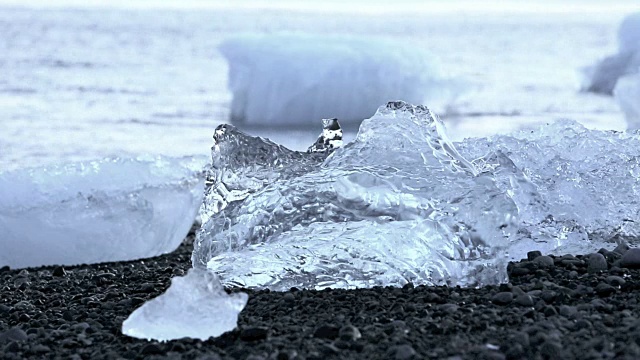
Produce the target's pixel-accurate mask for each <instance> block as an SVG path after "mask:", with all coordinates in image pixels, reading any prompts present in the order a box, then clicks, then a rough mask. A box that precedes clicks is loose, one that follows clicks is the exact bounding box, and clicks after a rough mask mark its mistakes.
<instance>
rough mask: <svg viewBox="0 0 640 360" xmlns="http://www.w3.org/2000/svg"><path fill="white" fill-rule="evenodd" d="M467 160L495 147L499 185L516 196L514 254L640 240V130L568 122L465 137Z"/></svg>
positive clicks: (583, 250)
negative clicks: (517, 220) (498, 158)
mask: <svg viewBox="0 0 640 360" xmlns="http://www.w3.org/2000/svg"><path fill="white" fill-rule="evenodd" d="M458 148H459V149H460V151H461V152H462V153H463V154H464V155H465V156H467V157H468V158H474V157H482V158H481V160H480V161H474V163H475V164H476V165H477V166H479V167H481V164H480V163H482V162H483V161H484V160H483V159H486V157H484V156H483V155H484V154H486V153H487V152H489V151H491V152H494V153H497V154H501V155H502V156H503V158H502V160H501V163H500V165H499V167H497V168H496V167H494V174H496V179H497V184H498V185H499V187H500V188H501V189H503V190H504V191H505V192H508V193H509V194H511V197H512V198H513V199H514V201H515V202H516V204H517V206H518V210H519V217H520V221H521V226H520V229H519V231H518V233H517V236H516V240H515V241H514V243H513V245H512V246H511V248H510V249H509V252H510V255H511V256H514V257H517V258H520V257H522V256H525V255H526V252H527V251H529V250H532V249H539V250H543V251H545V252H549V253H567V252H573V253H586V252H591V251H597V250H598V249H600V248H602V247H606V246H607V245H609V246H610V245H611V242H615V241H620V240H625V241H629V242H637V239H638V238H639V237H640V222H638V221H637V219H638V218H640V206H639V205H638V201H637V199H638V196H639V195H640V187H639V184H640V182H639V180H640V135H639V134H638V133H637V132H629V133H620V132H613V131H597V130H588V129H586V128H584V127H583V126H582V125H580V124H579V123H576V122H574V121H569V120H564V121H558V122H555V123H552V124H550V125H545V126H542V127H540V128H538V129H536V130H534V131H522V132H518V133H515V134H512V135H499V136H494V137H491V138H484V139H467V140H465V141H464V142H462V143H459V144H458Z"/></svg>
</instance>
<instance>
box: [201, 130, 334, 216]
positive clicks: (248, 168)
mask: <svg viewBox="0 0 640 360" xmlns="http://www.w3.org/2000/svg"><path fill="white" fill-rule="evenodd" d="M322 123H323V130H322V133H321V134H320V136H319V137H318V140H316V142H315V143H314V144H313V145H312V146H311V147H309V149H307V153H301V152H298V151H293V150H289V149H287V148H285V147H284V146H281V145H277V144H274V143H273V142H271V141H270V140H268V139H263V138H260V137H250V136H247V135H246V134H244V133H242V132H241V131H239V130H238V129H236V127H235V126H233V125H226V124H225V125H220V126H218V127H217V128H216V129H215V131H214V134H213V146H212V147H211V160H212V161H211V168H210V169H209V171H208V174H207V182H206V185H207V188H206V191H205V200H204V202H203V204H202V207H201V208H200V219H201V221H202V223H205V222H207V220H209V218H210V217H211V216H213V215H214V214H217V213H219V212H220V211H222V209H224V208H225V207H227V205H228V204H229V203H231V202H234V201H240V200H243V199H244V198H246V197H247V196H249V195H250V194H252V193H254V192H256V191H258V190H260V189H262V188H263V187H265V186H267V185H268V184H270V183H272V182H273V181H275V180H277V179H286V178H289V177H292V176H298V175H300V174H301V172H304V171H306V170H307V169H313V168H314V167H315V166H316V165H319V164H320V163H321V162H322V161H323V160H324V159H325V158H326V157H327V156H328V155H329V154H331V152H332V151H333V150H334V149H336V148H338V147H340V146H342V128H341V127H340V124H339V123H338V120H337V119H324V120H322ZM274 169H279V171H274Z"/></svg>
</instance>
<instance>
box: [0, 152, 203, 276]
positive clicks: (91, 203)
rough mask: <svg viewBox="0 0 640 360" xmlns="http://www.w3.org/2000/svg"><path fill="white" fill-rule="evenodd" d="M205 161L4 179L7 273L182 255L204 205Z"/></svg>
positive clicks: (63, 169) (116, 161) (1, 207)
mask: <svg viewBox="0 0 640 360" xmlns="http://www.w3.org/2000/svg"><path fill="white" fill-rule="evenodd" d="M205 162H206V160H203V159H202V158H169V157H139V158H135V159H130V158H107V159H103V160H95V161H86V162H79V163H68V164H56V165H50V166H46V167H41V168H28V169H21V170H15V171H11V172H4V173H0V249H1V250H0V267H2V266H4V265H8V266H10V267H12V268H21V267H30V266H41V265H54V264H57V265H76V264H86V263H98V262H107V261H123V260H134V259H140V258H145V257H152V256H156V255H160V254H164V253H168V252H171V251H173V250H175V249H176V248H177V247H178V246H179V245H180V243H181V242H182V240H184V237H185V236H186V235H187V233H188V231H189V229H190V228H191V226H192V225H193V221H194V219H195V217H196V215H197V211H198V208H199V206H200V203H201V202H202V196H203V195H202V193H203V190H204V176H203V173H202V168H203V166H204V164H205Z"/></svg>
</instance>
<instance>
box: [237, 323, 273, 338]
mask: <svg viewBox="0 0 640 360" xmlns="http://www.w3.org/2000/svg"><path fill="white" fill-rule="evenodd" d="M267 336H269V328H266V327H262V326H254V327H247V328H244V329H242V330H241V331H240V339H241V340H243V341H258V340H264V339H266V338H267Z"/></svg>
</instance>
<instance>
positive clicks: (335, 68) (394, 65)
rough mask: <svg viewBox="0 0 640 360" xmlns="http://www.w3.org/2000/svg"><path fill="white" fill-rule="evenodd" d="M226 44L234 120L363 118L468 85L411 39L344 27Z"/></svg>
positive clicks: (271, 122) (246, 37)
mask: <svg viewBox="0 0 640 360" xmlns="http://www.w3.org/2000/svg"><path fill="white" fill-rule="evenodd" d="M220 51H221V53H222V54H223V55H224V57H225V58H226V59H227V60H228V63H229V80H228V81H229V83H228V85H229V89H230V90H231V92H232V93H233V100H232V103H231V120H232V121H233V122H236V123H245V124H267V125H283V124H307V125H314V124H317V123H318V122H319V121H320V119H324V118H333V117H336V118H338V119H340V121H344V122H349V121H351V122H357V123H359V122H360V121H361V120H362V119H365V118H368V117H370V116H372V115H373V114H374V113H375V111H376V109H377V108H378V106H379V105H380V104H384V103H386V102H388V101H391V100H396V99H403V100H406V101H408V102H413V103H417V104H422V103H429V104H432V106H433V104H434V103H436V102H438V101H441V102H445V103H446V102H448V101H450V100H451V99H452V98H453V97H454V96H455V95H456V94H457V93H458V92H459V89H458V88H461V87H462V84H460V83H459V82H457V81H452V80H450V79H446V78H445V77H444V76H443V74H442V72H441V70H440V66H439V64H438V61H437V60H436V59H435V58H434V56H433V55H431V54H429V53H428V52H426V51H424V50H421V49H419V48H416V47H412V46H411V45H408V44H403V43H398V42H395V41H391V40H384V39H374V38H355V37H345V36H338V35H310V34H280V35H244V36H237V37H234V38H231V39H228V40H226V41H225V42H224V43H222V44H221V45H220Z"/></svg>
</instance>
